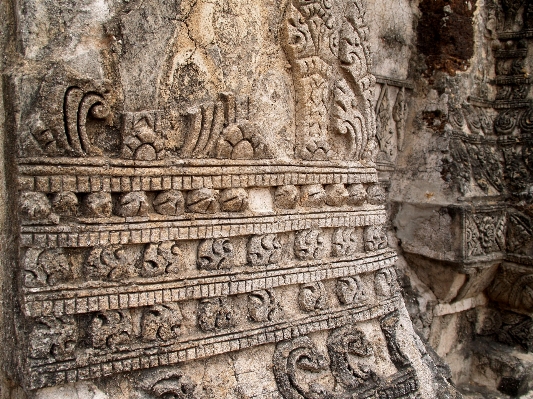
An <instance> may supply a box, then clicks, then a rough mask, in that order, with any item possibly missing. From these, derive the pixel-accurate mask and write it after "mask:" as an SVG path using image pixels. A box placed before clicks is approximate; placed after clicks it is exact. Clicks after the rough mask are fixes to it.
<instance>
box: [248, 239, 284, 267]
mask: <svg viewBox="0 0 533 399" xmlns="http://www.w3.org/2000/svg"><path fill="white" fill-rule="evenodd" d="M281 253H282V247H281V243H280V242H279V239H278V237H277V236H276V235H275V234H265V235H261V236H253V237H252V238H250V241H249V242H248V256H247V258H248V262H250V264H251V265H252V266H263V265H269V264H273V263H278V262H279V261H280V260H281Z"/></svg>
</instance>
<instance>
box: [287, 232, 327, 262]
mask: <svg viewBox="0 0 533 399" xmlns="http://www.w3.org/2000/svg"><path fill="white" fill-rule="evenodd" d="M324 252H325V247H324V237H323V236H322V232H321V231H320V230H316V229H314V230H312V229H309V230H302V231H299V232H297V233H296V238H295V239H294V254H295V255H296V257H297V258H298V259H301V260H311V259H321V258H322V257H323V256H324V254H325V253H324Z"/></svg>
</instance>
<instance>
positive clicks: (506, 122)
mask: <svg viewBox="0 0 533 399" xmlns="http://www.w3.org/2000/svg"><path fill="white" fill-rule="evenodd" d="M518 114H519V111H518V110H516V109H509V110H507V111H504V112H501V113H500V114H499V115H498V116H497V117H496V119H495V120H494V130H495V131H496V133H498V134H511V133H512V132H513V130H514V128H515V127H516V123H517V120H518Z"/></svg>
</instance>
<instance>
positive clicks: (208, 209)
mask: <svg viewBox="0 0 533 399" xmlns="http://www.w3.org/2000/svg"><path fill="white" fill-rule="evenodd" d="M218 210H219V204H218V191H216V190H212V189H210V188H202V189H199V190H192V191H189V193H188V194H187V211H188V212H197V213H216V212H218Z"/></svg>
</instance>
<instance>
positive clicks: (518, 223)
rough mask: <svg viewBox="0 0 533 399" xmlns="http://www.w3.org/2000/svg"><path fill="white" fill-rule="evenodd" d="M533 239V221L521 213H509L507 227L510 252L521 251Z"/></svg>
mask: <svg viewBox="0 0 533 399" xmlns="http://www.w3.org/2000/svg"><path fill="white" fill-rule="evenodd" d="M532 239H533V222H532V221H531V219H530V218H529V217H528V216H527V215H525V214H523V213H521V212H513V213H511V214H510V215H509V223H508V228H507V248H508V250H509V251H510V252H513V253H520V252H522V251H523V250H524V249H525V248H527V245H528V244H529V243H530V242H531V241H532Z"/></svg>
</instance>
